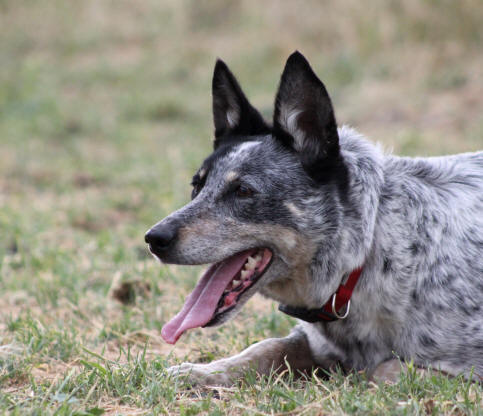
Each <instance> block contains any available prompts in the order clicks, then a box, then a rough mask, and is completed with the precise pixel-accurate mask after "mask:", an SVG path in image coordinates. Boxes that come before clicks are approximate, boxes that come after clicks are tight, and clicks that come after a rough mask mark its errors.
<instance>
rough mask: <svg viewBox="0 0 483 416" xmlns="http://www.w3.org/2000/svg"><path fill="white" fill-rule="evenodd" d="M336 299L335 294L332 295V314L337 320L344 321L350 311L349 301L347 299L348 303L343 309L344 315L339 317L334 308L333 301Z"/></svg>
mask: <svg viewBox="0 0 483 416" xmlns="http://www.w3.org/2000/svg"><path fill="white" fill-rule="evenodd" d="M336 298H337V293H334V294H333V295H332V313H333V314H334V315H335V316H336V317H337V318H338V319H345V318H347V315H349V311H350V310H351V300H350V299H349V301H348V302H347V303H346V307H345V313H344V315H339V313H338V312H337V309H336V307H335V300H336Z"/></svg>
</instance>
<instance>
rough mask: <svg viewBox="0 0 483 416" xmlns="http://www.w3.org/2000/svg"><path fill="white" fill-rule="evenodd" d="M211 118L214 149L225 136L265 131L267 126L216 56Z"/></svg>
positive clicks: (248, 134)
mask: <svg viewBox="0 0 483 416" xmlns="http://www.w3.org/2000/svg"><path fill="white" fill-rule="evenodd" d="M212 94H213V121H214V124H215V144H214V146H215V149H216V148H217V147H218V146H219V145H220V144H222V143H223V141H224V140H225V138H227V137H230V138H231V139H233V136H255V135H262V134H269V133H270V131H271V130H270V127H269V126H268V125H267V123H265V121H264V120H263V117H262V116H261V115H260V113H259V112H258V111H257V110H256V109H255V108H254V107H253V106H252V105H251V104H250V102H249V101H248V99H247V98H246V96H245V94H244V93H243V91H242V89H241V87H240V85H239V84H238V81H237V80H236V78H235V77H234V75H233V74H232V73H231V71H230V70H229V69H228V66H227V65H226V64H225V63H224V62H223V61H222V60H217V62H216V65H215V71H214V73H213V84H212Z"/></svg>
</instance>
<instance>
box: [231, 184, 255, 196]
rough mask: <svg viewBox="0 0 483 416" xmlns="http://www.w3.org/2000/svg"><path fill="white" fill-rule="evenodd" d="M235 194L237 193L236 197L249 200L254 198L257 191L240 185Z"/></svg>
mask: <svg viewBox="0 0 483 416" xmlns="http://www.w3.org/2000/svg"><path fill="white" fill-rule="evenodd" d="M235 193H236V196H238V197H240V198H248V197H250V196H253V194H254V193H255V191H254V190H253V189H252V188H250V187H248V186H246V185H240V186H238V188H236V191H235Z"/></svg>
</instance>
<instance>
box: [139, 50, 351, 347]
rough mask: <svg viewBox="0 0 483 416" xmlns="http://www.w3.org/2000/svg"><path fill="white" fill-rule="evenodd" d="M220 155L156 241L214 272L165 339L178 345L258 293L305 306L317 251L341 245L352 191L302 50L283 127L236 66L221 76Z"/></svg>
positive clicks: (216, 83) (149, 238) (279, 109)
mask: <svg viewBox="0 0 483 416" xmlns="http://www.w3.org/2000/svg"><path fill="white" fill-rule="evenodd" d="M213 116H214V124H215V141H214V152H213V153H212V154H211V155H210V156H209V157H208V158H207V159H206V160H205V161H204V162H203V164H202V165H201V167H200V168H199V170H198V171H197V172H196V174H195V175H194V177H193V181H192V185H193V192H192V201H191V202H190V203H188V204H187V205H186V206H184V207H183V208H181V209H179V210H178V211H176V212H174V213H173V214H171V215H170V216H168V217H167V218H165V219H164V220H162V221H161V222H159V223H157V224H156V225H154V226H153V227H152V228H151V229H150V230H149V231H148V232H147V233H146V242H147V243H148V244H149V248H150V250H151V252H152V253H153V254H154V255H155V256H156V257H158V258H159V259H160V260H161V261H163V262H166V263H175V264H190V265H194V264H208V263H211V264H212V265H211V266H210V267H209V268H208V270H207V271H206V272H205V274H204V275H203V277H202V278H201V279H200V281H199V283H198V285H197V286H196V288H195V290H194V291H193V293H192V294H191V295H190V296H189V297H188V298H187V300H186V303H185V305H184V307H183V309H182V311H181V312H180V313H179V314H178V315H177V316H176V317H175V318H173V319H172V320H171V321H170V322H169V323H168V324H166V325H165V327H164V328H163V331H162V335H163V337H164V339H165V340H166V341H167V342H170V343H174V342H176V340H177V339H178V338H179V337H180V336H181V334H182V333H183V332H184V331H185V330H187V329H189V328H194V327H199V326H211V325H215V324H220V323H222V322H225V321H226V320H228V319H229V318H230V317H232V316H234V314H235V313H236V312H237V311H239V310H240V308H241V307H242V305H243V304H244V303H245V302H246V301H247V300H248V299H249V298H250V297H251V296H252V295H253V294H254V293H255V292H257V291H260V292H262V293H264V294H266V295H269V296H271V297H273V298H275V299H278V300H280V301H285V302H287V303H292V304H294V303H296V302H297V296H299V295H301V294H300V293H297V290H299V289H298V288H299V287H300V284H299V285H297V284H296V283H297V281H298V282H299V283H300V280H303V279H309V278H310V276H309V275H310V264H311V262H312V258H313V255H314V253H315V250H316V249H317V248H318V247H319V245H320V243H321V242H323V241H324V240H327V239H330V238H332V236H333V234H334V231H335V230H336V229H337V227H338V223H339V221H340V218H339V216H340V214H339V213H338V209H337V204H338V201H339V199H340V198H341V193H343V192H344V187H345V186H346V184H347V172H346V170H345V167H344V164H343V161H342V158H341V155H340V149H339V138H338V132H337V125H336V121H335V117H334V111H333V108H332V104H331V101H330V98H329V96H328V94H327V91H326V89H325V87H324V85H323V84H322V82H321V81H320V80H319V79H318V78H317V76H316V75H315V74H314V72H313V71H312V69H311V68H310V66H309V63H308V62H307V61H306V59H305V58H304V57H303V56H302V55H301V54H300V53H298V52H295V53H294V54H292V55H291V56H290V57H289V59H288V60H287V63H286V66H285V69H284V72H283V74H282V77H281V81H280V86H279V90H278V93H277V95H276V100H275V112H274V119H273V125H269V124H268V123H266V122H265V121H264V120H263V118H262V116H261V115H260V113H259V112H258V111H257V110H256V109H255V108H253V107H252V105H251V104H250V103H249V102H248V100H247V98H246V97H245V95H244V93H243V92H242V90H241V88H240V86H239V85H238V82H237V81H236V79H235V77H234V76H233V75H232V73H231V72H230V70H229V69H228V67H227V66H226V65H225V64H224V63H223V62H222V61H218V62H217V63H216V66H215V71H214V76H213Z"/></svg>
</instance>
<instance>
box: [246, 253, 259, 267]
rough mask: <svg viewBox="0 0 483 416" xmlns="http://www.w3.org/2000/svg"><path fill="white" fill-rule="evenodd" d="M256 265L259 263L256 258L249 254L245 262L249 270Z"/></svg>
mask: <svg viewBox="0 0 483 416" xmlns="http://www.w3.org/2000/svg"><path fill="white" fill-rule="evenodd" d="M256 265H257V262H256V260H255V259H254V258H253V257H252V256H249V257H248V259H247V262H246V264H245V268H246V269H247V270H253V269H254V268H255V266H256Z"/></svg>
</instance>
